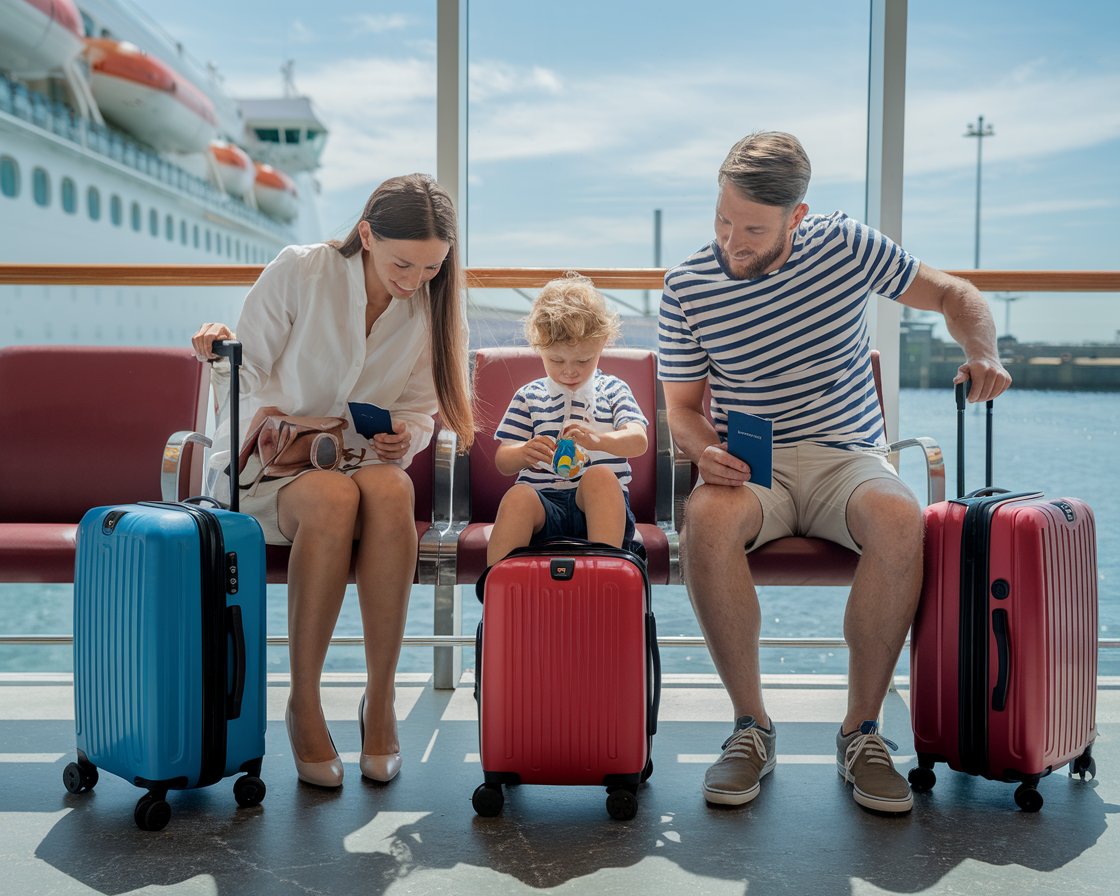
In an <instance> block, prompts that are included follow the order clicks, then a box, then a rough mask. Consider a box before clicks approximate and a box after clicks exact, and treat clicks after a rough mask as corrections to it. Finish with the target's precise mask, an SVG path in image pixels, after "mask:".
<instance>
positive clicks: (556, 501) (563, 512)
mask: <svg viewBox="0 0 1120 896" xmlns="http://www.w3.org/2000/svg"><path fill="white" fill-rule="evenodd" d="M537 497H538V498H540V500H541V505H542V506H543V507H544V525H543V526H542V527H541V530H540V532H538V533H536V534H535V535H534V536H533V540H532V541H531V542H530V544H537V543H538V542H542V541H545V540H546V539H549V538H587V517H586V516H585V515H584V513H583V511H582V510H580V509H579V507H578V506H577V505H576V490H575V489H574V488H546V489H540V490H538V491H537ZM622 498H623V500H624V501H625V502H626V531H625V533H624V534H623V536H622V546H623V547H629V546H630V543H631V542H632V541H633V540H634V523H635V520H634V514H633V512H632V511H631V510H630V494H629V493H628V492H626V491H625V490H624V491H623V492H622Z"/></svg>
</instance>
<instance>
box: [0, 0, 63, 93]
mask: <svg viewBox="0 0 1120 896" xmlns="http://www.w3.org/2000/svg"><path fill="white" fill-rule="evenodd" d="M0 22H3V23H4V25H3V27H2V28H0V59H3V60H4V68H6V69H8V70H9V71H14V72H20V73H22V74H29V75H31V74H44V73H46V72H48V71H50V70H51V69H57V68H62V67H63V66H65V65H66V64H67V63H68V62H70V61H71V60H72V59H77V58H78V56H79V54H80V53H81V52H82V17H81V15H80V14H79V12H78V7H77V6H75V5H74V0H0Z"/></svg>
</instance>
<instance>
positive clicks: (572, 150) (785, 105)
mask: <svg viewBox="0 0 1120 896" xmlns="http://www.w3.org/2000/svg"><path fill="white" fill-rule="evenodd" d="M808 23H811V27H809V26H808ZM868 24H869V17H868V7H867V5H866V4H860V3H835V2H832V0H807V2H803V3H799V4H798V5H797V9H796V14H791V9H790V8H789V7H787V6H786V5H785V4H775V3H771V4H756V3H743V2H730V0H729V2H716V3H708V4H701V5H700V6H697V5H690V4H686V3H656V4H652V5H649V6H645V5H643V6H642V7H641V9H640V11H639V7H636V6H634V7H632V6H630V5H627V4H611V3H603V2H601V0H571V2H567V3H560V4H535V3H534V4H527V3H523V2H517V0H491V2H485V3H474V4H472V5H471V7H470V35H469V41H468V43H469V47H470V73H471V74H470V110H469V116H468V118H469V123H470V139H469V144H468V145H469V158H468V164H469V182H470V186H469V201H470V235H469V240H470V245H469V261H470V263H471V264H472V265H478V266H484V267H485V266H491V265H494V266H498V265H531V266H536V265H541V266H565V265H583V266H592V265H594V266H603V267H645V266H652V265H653V263H654V260H655V242H654V212H655V210H657V209H660V210H661V252H660V260H661V262H662V263H663V264H671V263H673V262H676V261H679V260H681V259H683V258H684V257H686V256H687V255H688V254H690V253H691V252H692V251H694V250H695V249H697V248H698V247H699V246H701V245H702V244H704V243H705V242H706V241H708V240H710V239H711V237H712V223H713V216H714V209H715V199H716V192H717V188H716V173H717V170H718V168H719V165H720V163H721V162H722V161H723V159H724V157H725V155H726V154H727V151H728V149H730V147H731V145H732V144H733V143H734V142H735V141H736V140H737V139H739V138H740V137H743V136H745V135H746V134H748V133H749V132H751V131H754V130H785V131H790V132H793V133H794V134H796V135H797V136H798V137H799V138H800V139H801V141H802V142H803V143H804V145H805V147H806V149H807V151H808V153H809V156H810V158H811V160H812V162H813V166H814V172H815V176H814V178H813V181H812V184H811V186H810V191H809V196H808V202H809V204H810V207H811V208H812V209H813V210H814V211H822V212H831V211H835V210H836V209H842V210H844V211H846V212H848V213H850V214H852V215H855V216H862V214H863V208H864V180H865V176H866V175H865V147H866V131H867V125H866V122H867V82H868V67H867V48H868Z"/></svg>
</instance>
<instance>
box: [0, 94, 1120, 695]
mask: <svg viewBox="0 0 1120 896" xmlns="http://www.w3.org/2000/svg"><path fill="white" fill-rule="evenodd" d="M0 94H2V91H0ZM261 270H262V268H261V266H260V265H65V264H52V265H21V264H0V286H4V285H47V286H63V285H65V286H164V287H172V286H179V287H182V286H191V287H199V286H248V285H251V284H252V283H254V282H255V281H256V279H257V277H258V276H259V275H260V272H261ZM566 270H569V269H567V268H472V269H469V270H468V271H467V285H468V288H471V289H513V290H523V289H534V288H539V287H541V286H543V285H544V284H545V283H546V282H548V281H549V280H551V279H553V278H555V277H558V276H562V275H563V274H564V273H565V271H566ZM579 270H580V273H582V274H584V275H586V276H588V277H590V278H591V279H592V280H593V281H594V282H595V284H596V285H597V286H598V287H599V288H600V289H604V290H612V289H613V290H659V289H660V288H661V286H662V283H663V278H664V274H665V271H664V270H663V269H657V268H596V269H590V268H584V269H579ZM950 273H952V274H955V275H957V276H959V277H962V278H964V279H966V280H969V281H971V282H972V283H973V284H975V285H976V286H977V288H979V289H980V290H982V291H1029V292H1056V293H1067V292H1069V293H1080V292H1108V293H1120V271H1010V270H1004V271H975V270H963V271H951V272H950ZM459 592H460V589H459V587H456V589H455V601H454V604H453V605H452V606H444V607H442V608H441V607H440V606H439V602H438V601H437V606H436V608H435V614H436V618H435V619H434V624H433V628H434V631H433V634H431V635H405V636H404V637H403V639H402V645H403V646H406V647H434V648H436V652H437V657H438V654H439V651H448V650H452V649H461V648H463V647H468V648H469V647H473V646H474V637H473V636H471V635H465V634H463V633H462V632H461V631H459V630H455V628H456V627H457V626H458V620H460V619H461V595H460V593H459ZM72 642H73V638H72V636H71V635H66V634H10V633H0V647H3V646H11V645H29V646H64V645H68V644H71V643H72ZM287 642H288V639H287V636H285V635H269V636H268V644H269V645H270V646H283V645H286V644H287ZM331 643H332V645H333V646H340V647H346V646H360V645H361V644H362V639H361V638H360V637H357V636H336V637H334V638H333V639H332V641H331ZM658 644H659V645H660V646H662V647H686V648H700V647H704V646H705V642H704V639H703V638H702V637H697V636H689V635H676V636H671V635H670V636H661V637H659V638H658ZM760 644H761V646H762V647H763V648H809V649H822V648H824V649H844V648H846V646H847V645H846V643H845V641H844V640H843V639H842V638H821V637H796V638H762V639H761V641H760ZM1098 645H1099V647H1100V648H1102V649H1116V648H1120V639H1115V638H1101V639H1099V640H1098ZM436 665H437V666H439V665H441V664H440V663H438V660H437V662H436ZM443 665H444V666H445V669H446V664H443ZM442 677H444V678H447V676H446V675H445V676H442ZM439 684H440V683H439V682H437V685H439ZM453 684H454V682H453V681H451V682H450V683H449V682H448V681H444V682H443V683H442V686H445V687H447V686H453Z"/></svg>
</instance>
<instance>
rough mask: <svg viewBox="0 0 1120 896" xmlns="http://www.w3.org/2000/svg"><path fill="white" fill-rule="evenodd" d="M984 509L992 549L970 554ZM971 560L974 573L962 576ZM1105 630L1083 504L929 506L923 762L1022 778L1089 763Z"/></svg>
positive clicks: (919, 715) (917, 687)
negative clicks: (972, 512)
mask: <svg viewBox="0 0 1120 896" xmlns="http://www.w3.org/2000/svg"><path fill="white" fill-rule="evenodd" d="M1009 497H1010V498H1011V499H1010V500H1008V498H1009ZM978 500H980V501H986V502H988V503H989V512H990V516H989V515H988V514H986V513H981V514H976V522H975V525H977V526H985V525H986V526H988V531H987V540H988V544H989V547H988V551H987V556H983V557H970V556H969V551H968V549H966V548H963V547H962V544H968V543H969V541H970V536H971V533H966V532H965V529H966V524H965V517H966V511H967V505H968V503H970V502H975V501H978ZM991 505H994V506H991ZM979 534H980V537H981V540H983V535H984V533H983V532H980V533H979ZM973 562H977V563H979V564H981V566H980V568H979V569H977V570H976V575H975V576H971V575H970V574H969V573H968V572H967V571H966V572H963V573H962V568H964V567H968V566H969V565H970V564H971V563H973ZM985 566H986V568H987V571H986V572H985V571H984V568H983V567H985ZM970 579H974V580H975V585H974V584H973V582H972V581H970ZM1004 583H1005V584H1004ZM1005 592H1006V593H1005ZM1004 594H1005V596H999V595H1004ZM1097 624H1098V623H1097V563H1096V527H1095V521H1094V517H1093V512H1092V510H1091V509H1090V508H1089V506H1088V505H1087V504H1085V503H1084V502H1083V501H1080V500H1078V499H1076V498H1058V499H1047V498H1044V497H1041V496H1038V495H1033V496H1026V497H1018V498H1015V497H1012V496H1005V495H997V496H995V497H988V498H980V499H976V498H973V499H967V500H964V501H949V502H943V503H940V504H935V505H932V506H930V507H929V508H927V511H926V542H925V581H924V586H923V591H922V596H921V602H920V605H919V608H918V613H917V617H916V619H915V621H914V627H913V633H912V637H911V656H910V698H911V717H912V721H913V727H914V744H915V748H916V750H917V753H918V756H919V759H922V757H923V756H924V757H926V758H928V759H934V760H937V761H945V762H947V763H948V764H949V766H950V767H952V768H954V769H958V770H960V771H966V772H969V773H971V774H978V775H983V776H985V777H988V778H993V779H997V780H1005V781H1019V780H1027V779H1031V778H1033V777H1037V776H1042V775H1045V774H1047V773H1048V772H1050V771H1051V770H1053V769H1055V768H1057V767H1059V766H1061V765H1063V764H1065V763H1067V762H1069V761H1070V760H1072V759H1074V758H1075V757H1077V756H1079V755H1080V754H1081V753H1082V752H1083V751H1084V750H1085V748H1086V747H1087V746H1088V745H1090V744H1091V743H1092V742H1093V739H1094V737H1095V734H1096V721H1095V720H1096V693H1097ZM1004 632H1005V634H1004ZM1001 642H1002V655H1003V657H1004V671H1003V673H1002V674H1003V677H1002V678H1001ZM1001 698H1003V699H1001ZM1001 704H1002V705H1001Z"/></svg>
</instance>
